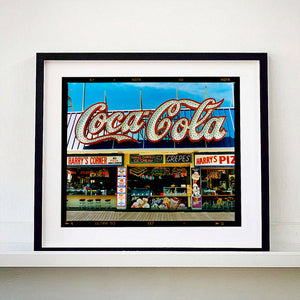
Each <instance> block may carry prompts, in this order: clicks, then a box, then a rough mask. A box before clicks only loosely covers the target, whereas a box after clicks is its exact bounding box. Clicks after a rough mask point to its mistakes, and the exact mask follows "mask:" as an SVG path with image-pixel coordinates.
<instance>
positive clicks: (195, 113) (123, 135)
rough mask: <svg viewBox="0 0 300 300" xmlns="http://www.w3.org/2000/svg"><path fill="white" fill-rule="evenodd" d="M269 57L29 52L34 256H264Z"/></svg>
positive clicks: (267, 198) (248, 55) (266, 216)
mask: <svg viewBox="0 0 300 300" xmlns="http://www.w3.org/2000/svg"><path fill="white" fill-rule="evenodd" d="M268 180H269V179H268V106H267V55H266V54H264V53H209V54H204V53H38V54H37V88H36V165H35V241H34V247H35V250H81V251H82V250H99V251H100V250H102V251H108V250H112V251H120V250H140V251H141V250H145V251H149V250H152V251H174V250H176V251H200V250H206V251H208V250H223V251H224V250H227V251H229V250H231V251H233V250H244V251H267V250H269V183H268Z"/></svg>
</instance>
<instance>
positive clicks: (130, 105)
mask: <svg viewBox="0 0 300 300" xmlns="http://www.w3.org/2000/svg"><path fill="white" fill-rule="evenodd" d="M232 85H233V83H227V82H224V83H223V82H222V83H212V82H208V83H198V82H196V83H195V82H139V83H132V82H108V83H106V82H92V83H86V86H85V109H86V108H88V107H89V106H91V105H92V104H94V103H97V102H104V91H105V92H106V99H107V105H108V109H109V110H126V109H128V110H131V109H139V108H140V89H142V101H143V109H155V108H157V107H158V106H159V105H160V104H161V103H163V102H165V101H167V100H170V99H176V88H177V89H178V99H192V100H195V101H199V102H201V101H203V100H204V98H205V86H206V87H207V97H208V98H215V99H216V100H217V101H219V100H222V99H223V98H224V99H225V101H224V103H223V105H222V106H223V107H229V106H232ZM68 88H69V95H70V97H71V99H72V104H73V107H74V111H81V110H82V98H83V83H81V82H75V83H68ZM69 111H70V109H69Z"/></svg>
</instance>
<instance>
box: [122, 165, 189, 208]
mask: <svg viewBox="0 0 300 300" xmlns="http://www.w3.org/2000/svg"><path fill="white" fill-rule="evenodd" d="M189 185H190V170H189V167H129V168H128V180H127V191H128V195H127V197H128V201H127V207H128V208H132V209H140V208H143V209H144V208H147V209H164V210H169V209H186V208H187V207H188V187H189Z"/></svg>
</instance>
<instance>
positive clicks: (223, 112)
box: [67, 99, 235, 211]
mask: <svg viewBox="0 0 300 300" xmlns="http://www.w3.org/2000/svg"><path fill="white" fill-rule="evenodd" d="M170 101H172V102H170ZM205 101H206V102H205ZM205 101H203V102H202V103H197V104H196V102H195V101H193V102H191V101H190V102H187V101H186V102H184V100H169V101H166V102H164V103H163V104H162V105H160V106H159V107H158V108H157V109H155V110H139V111H136V110H135V111H117V112H116V111H113V112H110V111H109V110H108V107H107V105H106V104H105V103H98V104H95V105H93V106H91V107H89V108H88V109H86V110H85V111H84V112H69V113H68V150H67V210H99V211H101V210H115V211H141V210H143V211H177V210H181V211H191V210H194V211H234V209H235V154H234V146H235V145H234V143H235V139H234V108H220V102H221V101H220V102H216V101H215V100H214V99H212V100H210V99H208V100H205ZM209 105H210V107H208V106H209ZM100 115H101V117H100ZM201 120H202V121H201ZM87 124H88V125H87ZM91 124H92V125H91ZM87 126H88V128H89V134H85V131H86V129H87ZM200 129H201V130H200Z"/></svg>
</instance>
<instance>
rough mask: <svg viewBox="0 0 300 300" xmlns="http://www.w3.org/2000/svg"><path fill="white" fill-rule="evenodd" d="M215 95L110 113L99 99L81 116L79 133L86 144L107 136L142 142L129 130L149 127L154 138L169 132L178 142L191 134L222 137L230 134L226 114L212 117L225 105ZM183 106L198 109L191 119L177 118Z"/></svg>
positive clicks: (195, 139)
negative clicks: (226, 123) (224, 126)
mask: <svg viewBox="0 0 300 300" xmlns="http://www.w3.org/2000/svg"><path fill="white" fill-rule="evenodd" d="M223 101H224V100H221V101H219V102H217V101H216V100H215V99H213V98H209V99H206V100H204V101H203V102H202V103H199V102H196V101H194V100H190V99H180V100H168V101H166V102H164V103H163V104H161V105H160V106H159V107H158V108H157V109H155V110H137V111H131V112H129V113H128V114H124V112H121V111H118V112H113V113H108V112H107V111H108V107H107V105H106V103H102V102H101V103H96V104H94V105H92V106H90V107H89V108H88V109H86V110H85V111H84V112H83V113H82V115H81V116H80V118H79V120H78V122H77V124H76V127H75V134H76V137H77V139H78V140H79V141H80V142H81V143H83V144H86V145H91V144H97V143H100V142H103V141H107V140H116V141H117V142H119V143H121V142H128V141H131V142H138V141H137V140H136V139H135V138H133V136H130V135H128V133H132V134H135V133H137V132H139V131H140V130H142V129H143V128H145V133H146V136H147V139H148V140H149V141H150V142H154V143H155V142H159V141H161V140H162V139H164V138H165V137H166V136H167V135H168V134H169V136H170V137H171V139H172V140H173V141H174V142H180V141H182V140H183V139H184V138H186V137H188V138H189V140H190V141H192V142H198V141H200V140H202V139H204V140H205V141H207V142H209V141H212V140H214V141H219V140H221V139H223V138H224V137H225V136H226V133H227V131H226V130H225V128H222V126H223V124H224V122H225V120H226V117H225V116H219V117H215V116H214V117H212V116H211V115H212V113H213V111H214V110H215V109H216V108H218V107H220V106H221V105H222V103H223ZM181 109H189V110H191V111H194V113H193V115H192V117H191V118H190V120H189V119H188V118H186V117H181V118H176V117H177V116H178V115H179V113H180V111H181Z"/></svg>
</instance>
